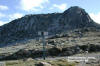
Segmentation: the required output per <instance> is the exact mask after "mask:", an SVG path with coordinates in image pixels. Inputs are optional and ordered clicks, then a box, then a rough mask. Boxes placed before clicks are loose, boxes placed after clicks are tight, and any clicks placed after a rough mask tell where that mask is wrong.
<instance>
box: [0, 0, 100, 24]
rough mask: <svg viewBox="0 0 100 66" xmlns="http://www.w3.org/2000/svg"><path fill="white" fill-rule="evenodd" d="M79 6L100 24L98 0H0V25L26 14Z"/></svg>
mask: <svg viewBox="0 0 100 66" xmlns="http://www.w3.org/2000/svg"><path fill="white" fill-rule="evenodd" d="M71 6H79V7H81V8H83V9H85V11H86V12H87V13H88V14H89V15H90V17H91V18H92V19H93V20H94V21H95V22H97V23H99V24H100V0H0V26H1V25H4V24H6V23H9V22H11V21H12V20H14V19H17V18H21V17H23V16H25V15H28V14H46V13H55V12H56V13H57V12H60V13H62V12H63V11H65V10H67V9H68V8H69V7H71Z"/></svg>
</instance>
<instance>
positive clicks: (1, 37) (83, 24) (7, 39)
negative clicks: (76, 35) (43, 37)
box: [0, 6, 100, 45]
mask: <svg viewBox="0 0 100 66" xmlns="http://www.w3.org/2000/svg"><path fill="white" fill-rule="evenodd" d="M89 27H94V28H100V25H98V24H96V23H95V22H94V21H93V20H92V19H91V18H90V17H89V15H88V14H87V13H86V12H85V10H84V9H82V8H80V7H78V6H74V7H71V8H69V9H68V10H66V11H64V12H63V13H52V14H37V15H26V16H24V17H22V18H20V19H16V20H13V21H12V22H10V23H8V24H5V25H3V26H1V27H0V45H5V44H11V43H14V42H16V41H22V40H25V39H30V38H31V39H34V38H36V37H38V31H48V33H49V35H55V34H59V33H63V32H64V31H68V30H73V29H78V28H89Z"/></svg>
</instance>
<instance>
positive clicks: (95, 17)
mask: <svg viewBox="0 0 100 66" xmlns="http://www.w3.org/2000/svg"><path fill="white" fill-rule="evenodd" d="M89 15H90V17H91V18H92V19H93V20H94V21H95V22H97V23H99V24H100V12H99V13H97V14H94V13H90V14H89Z"/></svg>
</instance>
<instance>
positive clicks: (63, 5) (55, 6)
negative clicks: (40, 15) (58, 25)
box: [50, 3, 67, 11]
mask: <svg viewBox="0 0 100 66" xmlns="http://www.w3.org/2000/svg"><path fill="white" fill-rule="evenodd" d="M54 8H58V9H59V10H61V11H64V10H66V8H67V4H65V3H63V4H60V5H57V4H54V5H53V7H51V8H50V9H54Z"/></svg>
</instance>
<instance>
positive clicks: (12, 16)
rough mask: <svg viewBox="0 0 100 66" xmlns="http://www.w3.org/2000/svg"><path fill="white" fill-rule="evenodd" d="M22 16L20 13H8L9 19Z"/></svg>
mask: <svg viewBox="0 0 100 66" xmlns="http://www.w3.org/2000/svg"><path fill="white" fill-rule="evenodd" d="M22 16H23V14H22V13H14V14H12V15H9V20H10V21H11V20H14V19H17V18H21V17H22Z"/></svg>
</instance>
